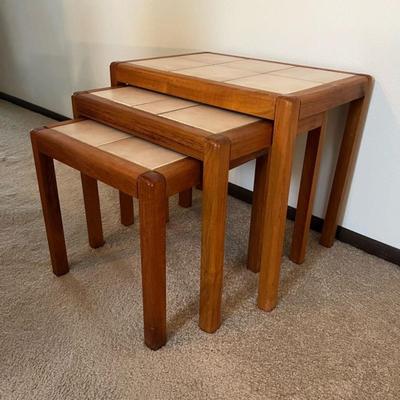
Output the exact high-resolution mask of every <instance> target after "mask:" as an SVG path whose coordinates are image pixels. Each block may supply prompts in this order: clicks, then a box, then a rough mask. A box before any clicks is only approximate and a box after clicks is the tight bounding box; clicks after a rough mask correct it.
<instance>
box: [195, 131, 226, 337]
mask: <svg viewBox="0 0 400 400" xmlns="http://www.w3.org/2000/svg"><path fill="white" fill-rule="evenodd" d="M229 158H230V141H229V139H227V138H226V137H224V136H222V135H214V136H212V137H210V138H209V139H208V140H207V142H206V147H205V153H204V164H203V210H202V213H203V222H202V237H201V276H200V319H199V326H200V328H201V329H202V330H203V331H206V332H209V333H212V332H215V331H216V330H217V329H218V328H219V326H220V325H221V298H222V280H223V265H224V241H225V224H226V203H227V195H228V193H227V192H228V173H229Z"/></svg>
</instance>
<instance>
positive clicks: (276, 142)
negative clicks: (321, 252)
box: [75, 53, 371, 332]
mask: <svg viewBox="0 0 400 400" xmlns="http://www.w3.org/2000/svg"><path fill="white" fill-rule="evenodd" d="M111 80H112V85H113V86H119V85H127V84H128V85H132V86H136V87H140V88H145V89H149V90H153V91H156V92H160V93H164V94H168V95H173V96H177V97H181V98H184V99H187V100H193V101H197V102H200V103H204V104H208V105H212V106H217V107H220V108H224V109H227V110H232V111H237V112H241V113H245V114H249V115H252V116H257V117H261V118H263V119H265V120H268V121H270V124H266V125H265V126H266V131H265V135H266V136H268V141H271V139H270V137H271V124H272V125H273V126H272V128H273V130H272V132H273V134H272V141H271V143H269V144H268V145H269V155H268V164H267V166H266V168H265V171H262V172H261V173H259V174H258V176H259V177H261V179H263V180H266V182H265V190H264V192H262V194H261V196H262V199H261V200H260V199H259V200H258V201H259V202H260V201H261V203H262V204H263V209H262V211H260V212H259V213H258V214H257V216H256V217H257V218H259V219H261V221H259V223H258V225H257V226H258V227H257V229H259V230H260V233H259V236H260V238H261V239H262V240H261V245H260V246H261V247H260V250H259V251H260V277H259V282H260V283H259V292H258V306H259V307H260V308H261V309H264V310H272V309H273V308H274V307H275V306H276V304H277V292H278V285H279V272H280V264H281V257H282V247H283V240H284V231H285V220H286V210H287V203H288V194H289V184H290V176H291V167H292V159H293V152H294V143H295V138H296V135H297V134H298V133H299V132H309V131H310V132H315V128H316V127H318V126H320V125H321V124H322V123H323V121H324V118H325V113H326V112H327V111H328V110H330V109H332V108H334V107H337V106H339V105H342V104H346V103H350V107H349V112H348V116H347V123H346V128H345V132H344V136H343V140H342V144H341V148H340V153H339V159H338V162H337V166H336V171H335V176H334V180H333V184H332V189H331V195H330V198H329V203H328V207H327V212H326V216H325V223H324V227H323V232H322V236H321V244H322V245H324V246H327V247H330V246H332V244H333V241H334V238H335V233H336V228H337V221H338V215H339V210H340V205H341V202H342V198H343V195H344V191H345V185H346V180H347V177H348V175H349V169H350V164H351V159H352V155H353V153H354V149H355V147H356V143H357V137H358V135H359V133H360V131H361V126H362V121H363V116H364V115H365V111H366V109H367V103H368V101H367V100H368V97H369V93H370V88H371V78H370V77H369V76H367V75H361V74H352V73H343V72H338V71H331V70H323V69H318V68H309V67H302V66H297V65H291V64H284V63H277V62H271V61H265V60H256V59H249V58H245V57H236V56H230V55H223V54H215V53H195V54H182V55H177V56H172V57H160V58H153V59H145V60H131V61H124V62H114V63H112V64H111ZM78 103H79V102H78ZM83 103H84V102H83ZM75 106H77V102H75ZM79 106H80V107H81V108H80V114H83V115H84V114H85V106H84V104H83V106H82V104H80V105H79V104H78V108H79ZM91 113H92V114H93V110H92V111H91V112H89V114H91ZM92 114H91V115H89V117H93V115H92ZM143 132H144V133H145V134H146V130H144V131H143ZM143 132H141V133H142V134H143ZM148 135H149V138H150V139H151V140H152V141H157V140H159V142H160V143H161V144H162V145H164V146H167V147H172V148H174V149H175V150H178V151H180V152H185V153H186V154H187V155H190V156H192V157H195V158H198V159H200V160H202V161H203V168H204V171H203V193H204V194H203V226H202V257H201V296H200V327H201V328H202V329H203V330H205V331H208V332H214V331H215V330H217V329H218V327H219V326H220V323H221V312H220V308H221V292H222V275H223V260H224V257H223V256H224V236H225V218H226V191H227V181H228V170H229V167H230V162H232V154H231V149H232V150H233V148H235V149H236V150H235V151H237V150H238V149H240V152H241V154H242V158H241V161H245V160H247V159H251V158H254V157H255V156H257V155H259V154H252V153H251V152H252V151H253V153H254V143H253V144H252V143H249V139H248V138H249V136H247V135H240V134H239V135H235V136H234V138H235V139H234V140H235V143H234V147H231V143H230V142H229V141H227V140H226V138H225V137H224V136H223V135H222V136H221V135H214V136H213V137H209V138H208V139H207V144H206V145H202V146H199V143H198V142H197V141H193V142H191V141H190V140H188V136H187V135H186V134H185V135H182V136H180V133H179V132H176V135H175V137H174V139H173V140H169V139H170V138H169V139H168V140H166V136H165V135H163V136H160V137H159V139H157V136H155V134H154V132H150V131H149V132H148ZM183 143H184V146H183V145H182V144H183ZM246 148H249V151H248V152H246V150H245V149H246ZM320 152H321V143H320V140H319V135H318V138H317V139H316V138H315V135H309V136H308V141H307V148H306V160H305V164H304V167H303V177H304V179H302V184H301V188H300V193H299V203H300V202H303V204H302V207H301V209H302V213H301V214H302V215H297V216H296V219H297V220H299V219H300V220H302V222H303V223H302V224H301V223H300V224H298V225H299V226H303V228H304V225H305V224H309V221H310V218H311V211H312V201H311V202H310V199H312V198H313V194H314V191H315V185H316V176H317V174H316V173H313V171H312V170H311V169H313V168H315V159H318V158H319V157H320ZM308 153H309V156H311V157H313V158H314V162H309V163H308V162H307V157H308ZM237 164H240V162H237ZM231 166H232V163H231ZM260 168H261V169H262V167H260ZM307 169H310V170H309V171H307ZM261 186H262V184H261ZM307 201H308V202H309V204H304V203H306V202H307ZM298 208H300V207H299V205H298ZM298 237H299V238H300V237H301V235H299V236H298ZM294 240H296V232H295V239H294ZM298 247H299V248H301V247H303V248H304V247H305V246H304V244H303V245H302V246H301V245H300V246H298ZM303 257H304V255H297V260H295V261H297V262H301V261H302V258H303ZM294 258H296V256H295V257H294Z"/></svg>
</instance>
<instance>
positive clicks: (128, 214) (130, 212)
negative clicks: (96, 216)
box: [119, 191, 135, 226]
mask: <svg viewBox="0 0 400 400" xmlns="http://www.w3.org/2000/svg"><path fill="white" fill-rule="evenodd" d="M119 208H120V212H121V224H122V225H125V226H130V225H132V224H133V223H134V222H135V218H134V208H133V198H132V196H129V194H126V193H124V192H121V191H119Z"/></svg>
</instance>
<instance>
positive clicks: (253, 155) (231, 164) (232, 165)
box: [229, 149, 268, 169]
mask: <svg viewBox="0 0 400 400" xmlns="http://www.w3.org/2000/svg"><path fill="white" fill-rule="evenodd" d="M267 153H268V149H264V150H259V151H256V152H254V153H251V154H246V155H245V156H243V157H240V158H236V159H235V160H232V161H230V162H229V169H233V168H236V167H239V166H240V165H243V164H245V163H247V162H249V161H252V160H255V159H257V158H258V157H260V156H262V155H264V154H267Z"/></svg>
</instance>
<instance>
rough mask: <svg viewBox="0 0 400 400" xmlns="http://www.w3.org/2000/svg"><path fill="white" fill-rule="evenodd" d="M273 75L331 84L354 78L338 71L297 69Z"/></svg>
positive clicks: (277, 72) (273, 73)
mask: <svg viewBox="0 0 400 400" xmlns="http://www.w3.org/2000/svg"><path fill="white" fill-rule="evenodd" d="M271 75H279V76H285V77H288V78H296V79H304V80H306V81H313V82H321V83H329V82H334V81H337V80H339V79H344V78H349V77H350V76H354V75H352V74H346V73H343V72H336V71H324V70H321V69H314V68H305V67H295V68H291V69H287V70H283V71H276V72H272V73H271Z"/></svg>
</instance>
